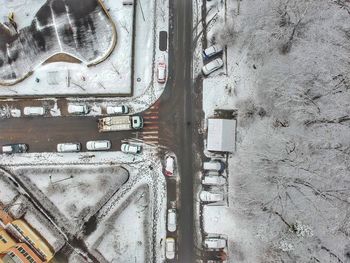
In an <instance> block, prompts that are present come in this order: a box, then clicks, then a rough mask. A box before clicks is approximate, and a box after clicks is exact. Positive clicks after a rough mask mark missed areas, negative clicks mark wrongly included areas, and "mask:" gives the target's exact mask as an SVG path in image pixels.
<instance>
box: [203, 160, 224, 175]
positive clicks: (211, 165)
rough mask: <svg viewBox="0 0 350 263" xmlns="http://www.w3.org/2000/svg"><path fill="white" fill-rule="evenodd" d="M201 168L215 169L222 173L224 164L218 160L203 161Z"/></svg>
mask: <svg viewBox="0 0 350 263" xmlns="http://www.w3.org/2000/svg"><path fill="white" fill-rule="evenodd" d="M203 169H204V170H206V171H217V172H219V173H222V172H223V171H224V170H225V164H224V163H223V162H221V161H219V160H214V161H210V162H204V163H203Z"/></svg>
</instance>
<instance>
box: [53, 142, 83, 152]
mask: <svg viewBox="0 0 350 263" xmlns="http://www.w3.org/2000/svg"><path fill="white" fill-rule="evenodd" d="M80 149H81V144H80V143H79V142H76V143H70V142H69V143H59V144H57V151H58V152H80Z"/></svg>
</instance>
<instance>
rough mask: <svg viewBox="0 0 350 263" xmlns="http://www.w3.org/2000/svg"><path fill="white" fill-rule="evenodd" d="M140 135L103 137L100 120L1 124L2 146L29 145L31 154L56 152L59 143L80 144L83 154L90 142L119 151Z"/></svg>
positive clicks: (5, 121)
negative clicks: (107, 142)
mask: <svg viewBox="0 0 350 263" xmlns="http://www.w3.org/2000/svg"><path fill="white" fill-rule="evenodd" d="M135 136H136V132H134V131H133V132H130V131H122V132H108V133H99V132H98V130H97V118H90V117H65V118H11V119H3V120H0V143H1V144H7V143H27V144H28V145H29V151H30V152H55V151H56V145H57V143H64V142H80V143H82V147H83V149H82V150H83V151H84V150H86V148H85V144H86V142H87V141H89V140H99V139H104V140H110V141H111V142H112V150H119V149H120V144H121V140H122V139H129V138H131V137H135Z"/></svg>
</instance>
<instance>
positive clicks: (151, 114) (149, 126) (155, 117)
mask: <svg viewBox="0 0 350 263" xmlns="http://www.w3.org/2000/svg"><path fill="white" fill-rule="evenodd" d="M143 121H144V127H143V130H142V132H141V134H140V139H142V140H143V141H144V142H145V143H147V144H156V145H158V144H159V102H158V101H157V102H156V103H155V104H154V105H153V106H152V107H150V108H149V109H148V110H147V111H145V112H144V113H143Z"/></svg>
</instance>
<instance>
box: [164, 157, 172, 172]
mask: <svg viewBox="0 0 350 263" xmlns="http://www.w3.org/2000/svg"><path fill="white" fill-rule="evenodd" d="M174 164H175V158H174V157H173V156H168V157H166V160H165V171H164V174H165V175H166V176H173V175H174Z"/></svg>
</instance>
